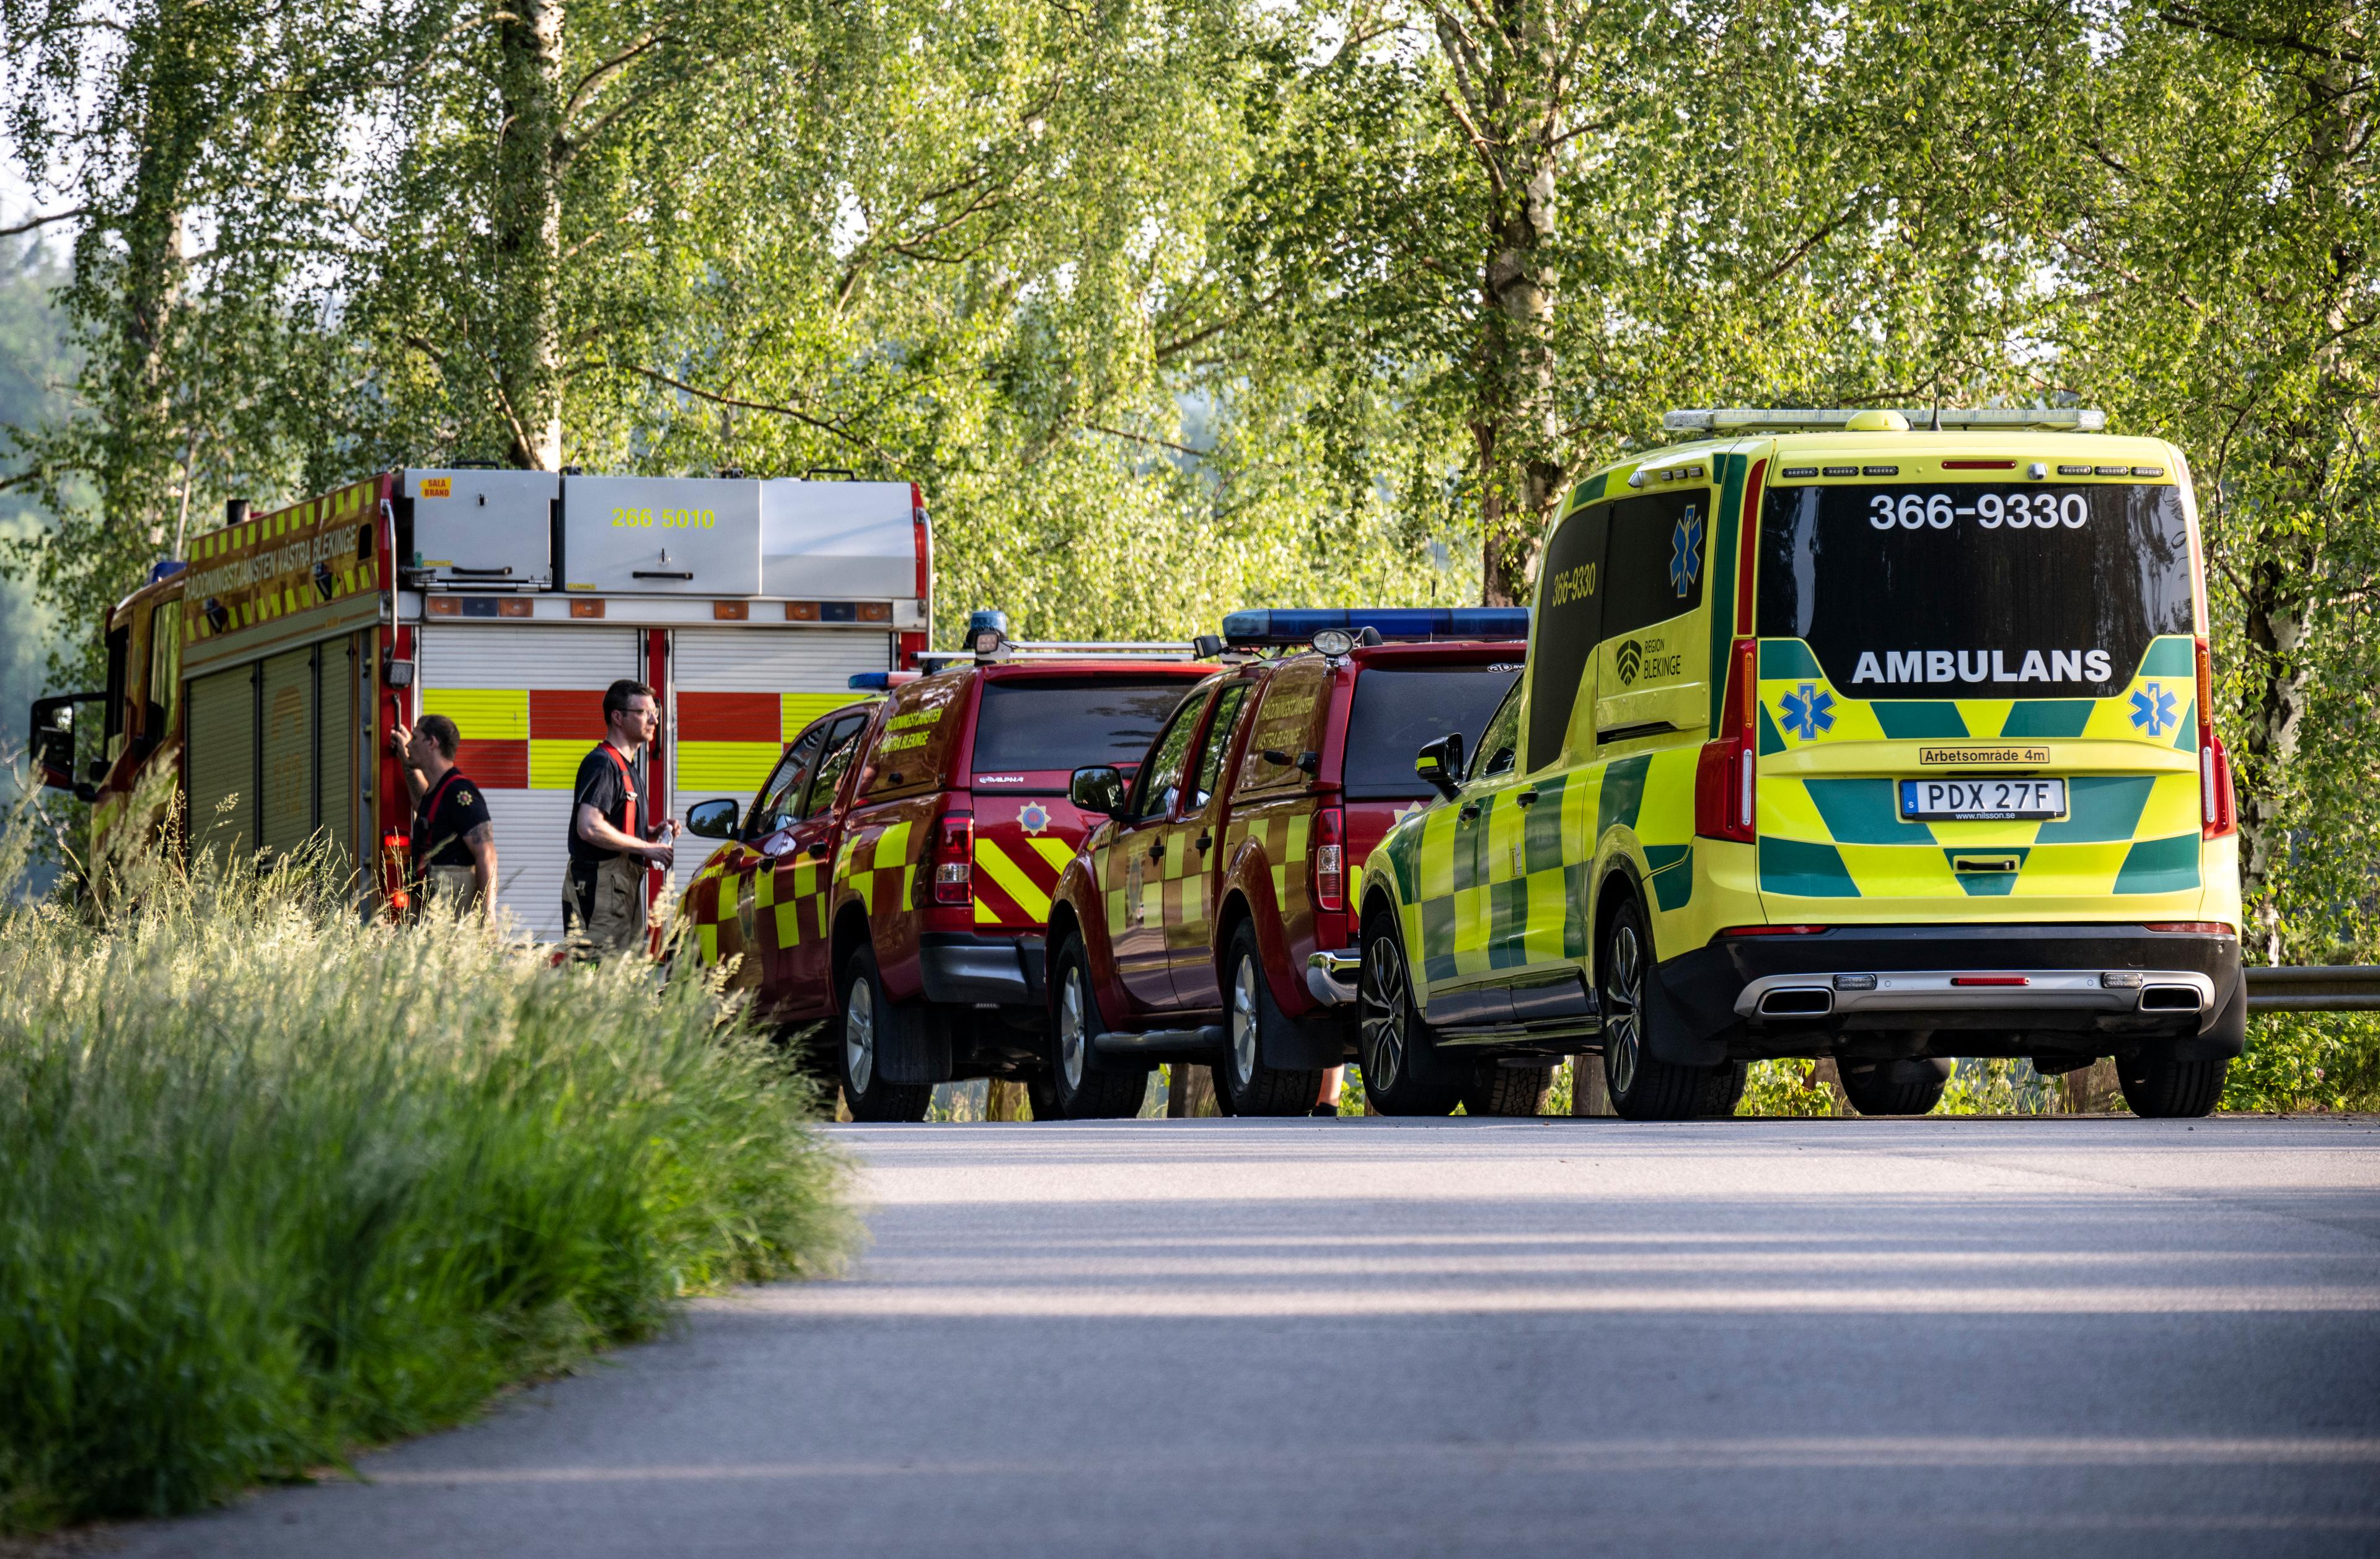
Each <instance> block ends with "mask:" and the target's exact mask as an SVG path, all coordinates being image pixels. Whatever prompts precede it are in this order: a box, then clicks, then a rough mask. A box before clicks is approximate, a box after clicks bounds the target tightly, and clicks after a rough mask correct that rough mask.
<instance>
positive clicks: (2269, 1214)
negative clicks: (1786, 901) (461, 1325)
mask: <svg viewBox="0 0 2380 1559" xmlns="http://www.w3.org/2000/svg"><path fill="white" fill-rule="evenodd" d="M840 1136H841V1139H842V1141H843V1142H844V1143H845V1144H846V1145H847V1146H848V1147H850V1148H851V1149H852V1150H853V1151H854V1152H855V1153H856V1154H857V1155H858V1156H859V1157H860V1158H861V1159H862V1160H863V1161H864V1162H865V1165H866V1166H867V1175H866V1187H867V1190H868V1196H869V1198H870V1200H871V1202H872V1211H871V1213H870V1217H869V1221H870V1225H871V1227H872V1228H873V1230H874V1235H875V1242H874V1245H873V1248H872V1250H871V1251H869V1252H868V1255H867V1256H866V1258H865V1259H864V1260H863V1262H862V1263H860V1265H859V1266H858V1268H857V1270H856V1273H855V1275H854V1276H853V1277H852V1278H850V1279H848V1280H845V1281H841V1282H833V1283H820V1284H812V1285H806V1286H788V1287H777V1288H769V1289H762V1290H758V1291H754V1292H750V1293H747V1294H744V1295H741V1296H738V1297H736V1298H734V1299H724V1300H720V1301H716V1302H711V1303H707V1304H704V1305H702V1306H700V1307H698V1310H697V1311H696V1312H695V1313H694V1315H693V1316H692V1317H691V1319H690V1323H689V1324H688V1325H687V1326H686V1328H685V1330H684V1332H683V1334H682V1335H677V1336H675V1337H674V1338H672V1339H671V1340H668V1341H665V1342H662V1343H659V1344H656V1345H653V1346H650V1347H647V1348H637V1349H634V1350H631V1351H629V1352H627V1353H625V1354H623V1355H621V1356H619V1357H618V1358H617V1360H615V1361H614V1362H613V1363H612V1364H610V1365H608V1366H605V1367H601V1368H599V1369H596V1370H595V1371H593V1372H590V1373H589V1374H586V1375H584V1376H582V1377H579V1378H577V1379H574V1380H569V1381H565V1382H561V1383H558V1384H553V1385H550V1386H546V1387H542V1388H540V1389H538V1390H535V1391H532V1392H528V1393H524V1394H522V1395H520V1396H516V1397H513V1398H511V1399H509V1400H508V1401H507V1403H506V1404H505V1405H504V1407H502V1408H500V1409H499V1410H498V1411H496V1412H494V1413H493V1414H492V1416H491V1417H490V1418H489V1420H487V1421H485V1422H483V1423H481V1424H480V1425H478V1426H476V1427H473V1428H470V1429H466V1430H463V1431H459V1432H455V1433H451V1434H445V1435H440V1436H437V1437H434V1438H431V1439H427V1440H423V1441H420V1442H418V1443H415V1444H408V1445H405V1446H402V1447H399V1448H397V1449H395V1450H393V1451H390V1452H388V1453H385V1454H383V1455H378V1456H371V1457H370V1458H367V1459H366V1460H365V1461H364V1462H363V1464H362V1469H363V1471H364V1472H365V1473H366V1474H367V1475H368V1477H369V1478H370V1483H368V1484H358V1483H350V1482H335V1483H327V1484H320V1485H316V1486H312V1487H308V1488H297V1489H286V1490H279V1491H274V1492H271V1493H265V1494H262V1495H261V1496H258V1497H256V1498H254V1499H251V1500H249V1501H248V1502H247V1503H245V1504H243V1505H241V1506H239V1507H238V1508H237V1509H235V1510H231V1511H228V1512H225V1513H223V1514H220V1515H216V1516H212V1517H200V1518H198V1519H194V1520H189V1521H183V1522H176V1523H170V1524H159V1525H154V1526H147V1527H139V1528H130V1529H121V1530H120V1531H119V1532H118V1534H116V1536H117V1537H118V1538H119V1539H120V1540H121V1541H123V1542H124V1544H125V1546H126V1548H127V1549H128V1551H129V1552H131V1553H140V1554H158V1555H163V1554H174V1555H196V1554H209V1555H214V1554H221V1555H233V1554H237V1555H243V1556H249V1555H283V1554H308V1555H332V1556H335V1559H376V1556H379V1555H407V1556H413V1555H478V1554H504V1555H530V1556H543V1555H565V1554H569V1555H578V1554H587V1555H607V1556H608V1555H639V1556H642V1555H674V1554H685V1555H703V1556H710V1555H719V1556H727V1555H734V1556H738V1559H741V1556H745V1555H754V1556H758V1555H771V1556H775V1555H784V1554H821V1555H846V1554H896V1553H897V1554H919V1555H932V1556H934V1559H953V1556H958V1555H976V1554H1003V1555H1019V1556H1026V1555H1030V1556H1043V1555H1075V1554H1081V1555H1094V1554H1096V1555H1110V1554H1167V1555H1173V1554H1179V1555H1185V1556H1188V1555H1196V1556H1198V1559H1216V1556H1238V1555H1247V1554H1342V1553H1343V1554H1351V1555H1361V1556H1362V1559H1390V1556H1401V1555H1431V1556H1438V1555H1449V1554H1508V1553H1561V1554H1573V1553H1611V1554H1623V1555H1632V1556H1633V1555H1643V1554H1661V1553H1747V1554H1750V1553H1758V1554H1777V1553H1809V1554H1828V1555H1832V1554H1841V1553H1879V1554H1893V1555H1907V1554H1910V1553H1919V1552H1922V1553H1924V1554H1925V1555H1926V1556H1927V1559H1937V1556H1939V1555H1945V1554H1953V1553H2045V1552H2046V1553H2137V1554H2143V1555H2149V1554H2154V1555H2168V1554H2177V1553H2254V1554H2257V1555H2259V1556H2260V1559H2261V1556H2268V1555H2278V1554H2291V1553H2374V1552H2380V1122H2375V1121H2374V1120H2370V1119H2362V1120H2283V1121H2265V1120H2227V1121H2212V1122H2204V1121H2202V1122H2198V1123H2195V1125H2194V1126H2193V1125H2184V1124H2182V1123H2179V1122H2175V1123H2152V1122H2145V1121H2135V1120H2131V1119H2107V1120H2087V1121H2086V1120H1973V1119H1968V1120H1925V1121H1915V1122H1886V1121H1859V1120H1849V1121H1834V1120H1808V1121H1785V1120H1777V1121H1733V1122H1709V1123H1702V1124H1693V1125H1674V1126H1631V1125H1627V1124H1623V1123H1621V1122H1618V1121H1611V1120H1575V1121H1573V1120H1548V1121H1538V1122H1498V1121H1466V1120H1449V1121H1437V1122H1430V1123H1427V1124H1422V1123H1403V1122H1391V1121H1386V1120H1363V1121H1357V1120H1346V1121H1337V1122H1329V1121H1281V1122H1236V1121H1173V1122H1162V1121H1146V1122H1130V1123H1119V1124H1115V1125H1111V1126H1099V1125H1079V1126H1047V1127H1045V1126H984V1125H967V1126H944V1127H917V1128H907V1129H862V1128H844V1129H841V1130H840Z"/></svg>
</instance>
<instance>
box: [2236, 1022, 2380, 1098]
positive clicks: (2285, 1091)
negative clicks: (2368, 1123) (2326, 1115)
mask: <svg viewBox="0 0 2380 1559" xmlns="http://www.w3.org/2000/svg"><path fill="white" fill-rule="evenodd" d="M2223 1107H2224V1108H2225V1109H2227V1110H2374V1109H2380V1015H2375V1014H2372V1013H2365V1012H2354V1013H2348V1012H2328V1013H2311V1012H2309V1013H2277V1012H2276V1013H2265V1014H2261V1015H2259V1016H2257V1017H2254V1018H2252V1019H2250V1020H2249V1021H2248V1053H2247V1055H2245V1056H2244V1057H2240V1059H2239V1060H2237V1061H2234V1062H2232V1063H2231V1075H2230V1078H2229V1080H2228V1082H2226V1084H2225V1085H2224V1089H2223Z"/></svg>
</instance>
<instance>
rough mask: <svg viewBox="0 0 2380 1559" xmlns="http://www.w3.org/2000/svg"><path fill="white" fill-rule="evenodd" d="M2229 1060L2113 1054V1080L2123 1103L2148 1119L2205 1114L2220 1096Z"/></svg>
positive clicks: (2190, 1116)
mask: <svg viewBox="0 0 2380 1559" xmlns="http://www.w3.org/2000/svg"><path fill="white" fill-rule="evenodd" d="M2230 1070H2231V1063H2230V1062H2229V1061H2228V1060H2224V1059H2222V1058H2220V1057H2217V1058H2216V1059H2215V1060H2212V1061H2177V1060H2174V1059H2173V1058H2171V1057H2167V1056H2148V1055H2143V1056H2134V1057H2130V1058H2126V1057H2120V1056H2119V1057H2117V1058H2116V1082H2117V1084H2118V1085H2119V1087H2121V1088H2122V1089H2123V1091H2124V1103H2125V1104H2127V1105H2129V1106H2131V1111H2132V1113H2133V1114H2134V1115H2137V1116H2140V1117H2142V1118H2143V1119H2148V1120H2180V1119H2185V1118H2196V1117H2198V1116H2202V1115H2204V1114H2206V1113H2207V1112H2208V1111H2210V1110H2212V1109H2214V1107H2215V1106H2216V1105H2217V1104H2218V1103H2220V1102H2221V1100H2222V1098H2223V1079H2224V1077H2225V1075H2226V1074H2227V1073H2228V1072H2229V1071H2230Z"/></svg>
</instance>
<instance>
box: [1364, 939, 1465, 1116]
mask: <svg viewBox="0 0 2380 1559" xmlns="http://www.w3.org/2000/svg"><path fill="white" fill-rule="evenodd" d="M1363 946H1364V966H1363V969H1362V972H1361V973H1360V974H1359V975H1358V977H1357V985H1356V987H1355V1012H1356V1033H1357V1036H1358V1037H1357V1039H1356V1064H1357V1065H1358V1066H1360V1067H1361V1068H1362V1069H1363V1071H1364V1097H1365V1098H1366V1100H1367V1101H1368V1102H1369V1103H1370V1105H1371V1106H1372V1108H1373V1109H1374V1110H1375V1111H1376V1112H1378V1114H1381V1115H1448V1114H1451V1113H1452V1111H1453V1109H1454V1106H1455V1105H1456V1103H1457V1102H1459V1100H1460V1099H1461V1097H1462V1090H1461V1088H1460V1087H1454V1086H1449V1085H1447V1084H1445V1083H1439V1082H1424V1081H1422V1080H1421V1079H1419V1078H1416V1077H1415V1075H1414V1066H1413V1059H1414V1052H1415V1050H1416V1049H1425V1048H1427V1046H1428V1045H1429V1043H1430V1039H1429V1029H1428V1027H1427V1025H1426V1024H1425V1023H1423V1021H1421V1011H1420V1009H1418V1008H1416V1007H1415V1005H1414V997H1413V974H1412V972H1411V969H1410V966H1409V965H1408V964H1407V963H1406V962H1405V949H1404V943H1403V940H1401V939H1400V938H1399V937H1398V936H1397V927H1396V921H1395V920H1394V918H1393V917H1391V916H1390V915H1388V914H1385V913H1373V914H1367V915H1366V916H1365V917H1364V938H1363Z"/></svg>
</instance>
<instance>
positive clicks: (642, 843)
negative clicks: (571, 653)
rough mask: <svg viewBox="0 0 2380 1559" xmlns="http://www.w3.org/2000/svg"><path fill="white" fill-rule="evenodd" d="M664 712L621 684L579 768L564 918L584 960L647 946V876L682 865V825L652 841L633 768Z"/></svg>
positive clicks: (643, 692)
mask: <svg viewBox="0 0 2380 1559" xmlns="http://www.w3.org/2000/svg"><path fill="white" fill-rule="evenodd" d="M661 719H662V717H661V705H660V703H659V701H658V700H656V699H655V698H654V696H653V690H652V689H651V688H650V687H647V686H646V685H645V684H644V683H640V682H631V681H628V680H626V679H623V680H621V681H619V682H615V683H613V684H612V685H611V686H610V687H609V688H607V689H606V690H605V691H604V694H603V740H602V742H601V743H599V744H598V745H597V746H596V748H595V750H594V751H593V752H591V753H589V754H588V755H587V756H586V757H585V758H583V759H581V760H580V761H579V765H578V778H577V782H576V783H575V784H574V785H573V786H572V795H571V802H570V873H569V876H566V877H565V879H564V880H563V886H562V919H563V924H564V925H565V926H566V927H567V928H568V936H569V939H570V942H571V945H572V946H573V947H574V948H576V949H577V950H578V951H579V953H580V954H581V955H582V956H585V957H590V958H592V957H601V955H603V954H605V953H625V952H632V951H636V950H637V949H640V948H641V947H642V946H643V944H644V941H645V870H646V868H647V867H648V866H659V867H660V868H661V869H662V870H663V871H667V870H668V869H669V867H670V864H671V863H672V862H673V861H674V859H675V858H676V852H674V850H673V849H672V848H671V840H674V838H675V837H676V834H677V820H676V819H675V818H669V819H666V820H664V821H663V822H662V825H661V826H660V828H658V829H656V830H653V831H654V832H655V833H656V834H657V835H658V836H659V837H657V838H654V839H650V840H649V839H647V838H646V837H645V836H646V833H647V829H646V828H645V827H644V825H643V824H642V823H640V822H639V821H638V820H637V796H638V791H637V773H636V768H635V767H634V766H635V763H636V760H637V756H638V755H640V754H641V753H642V752H643V751H644V750H645V748H646V747H647V746H648V745H649V744H650V743H651V742H652V739H653V734H654V732H655V731H658V730H660V729H661Z"/></svg>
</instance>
